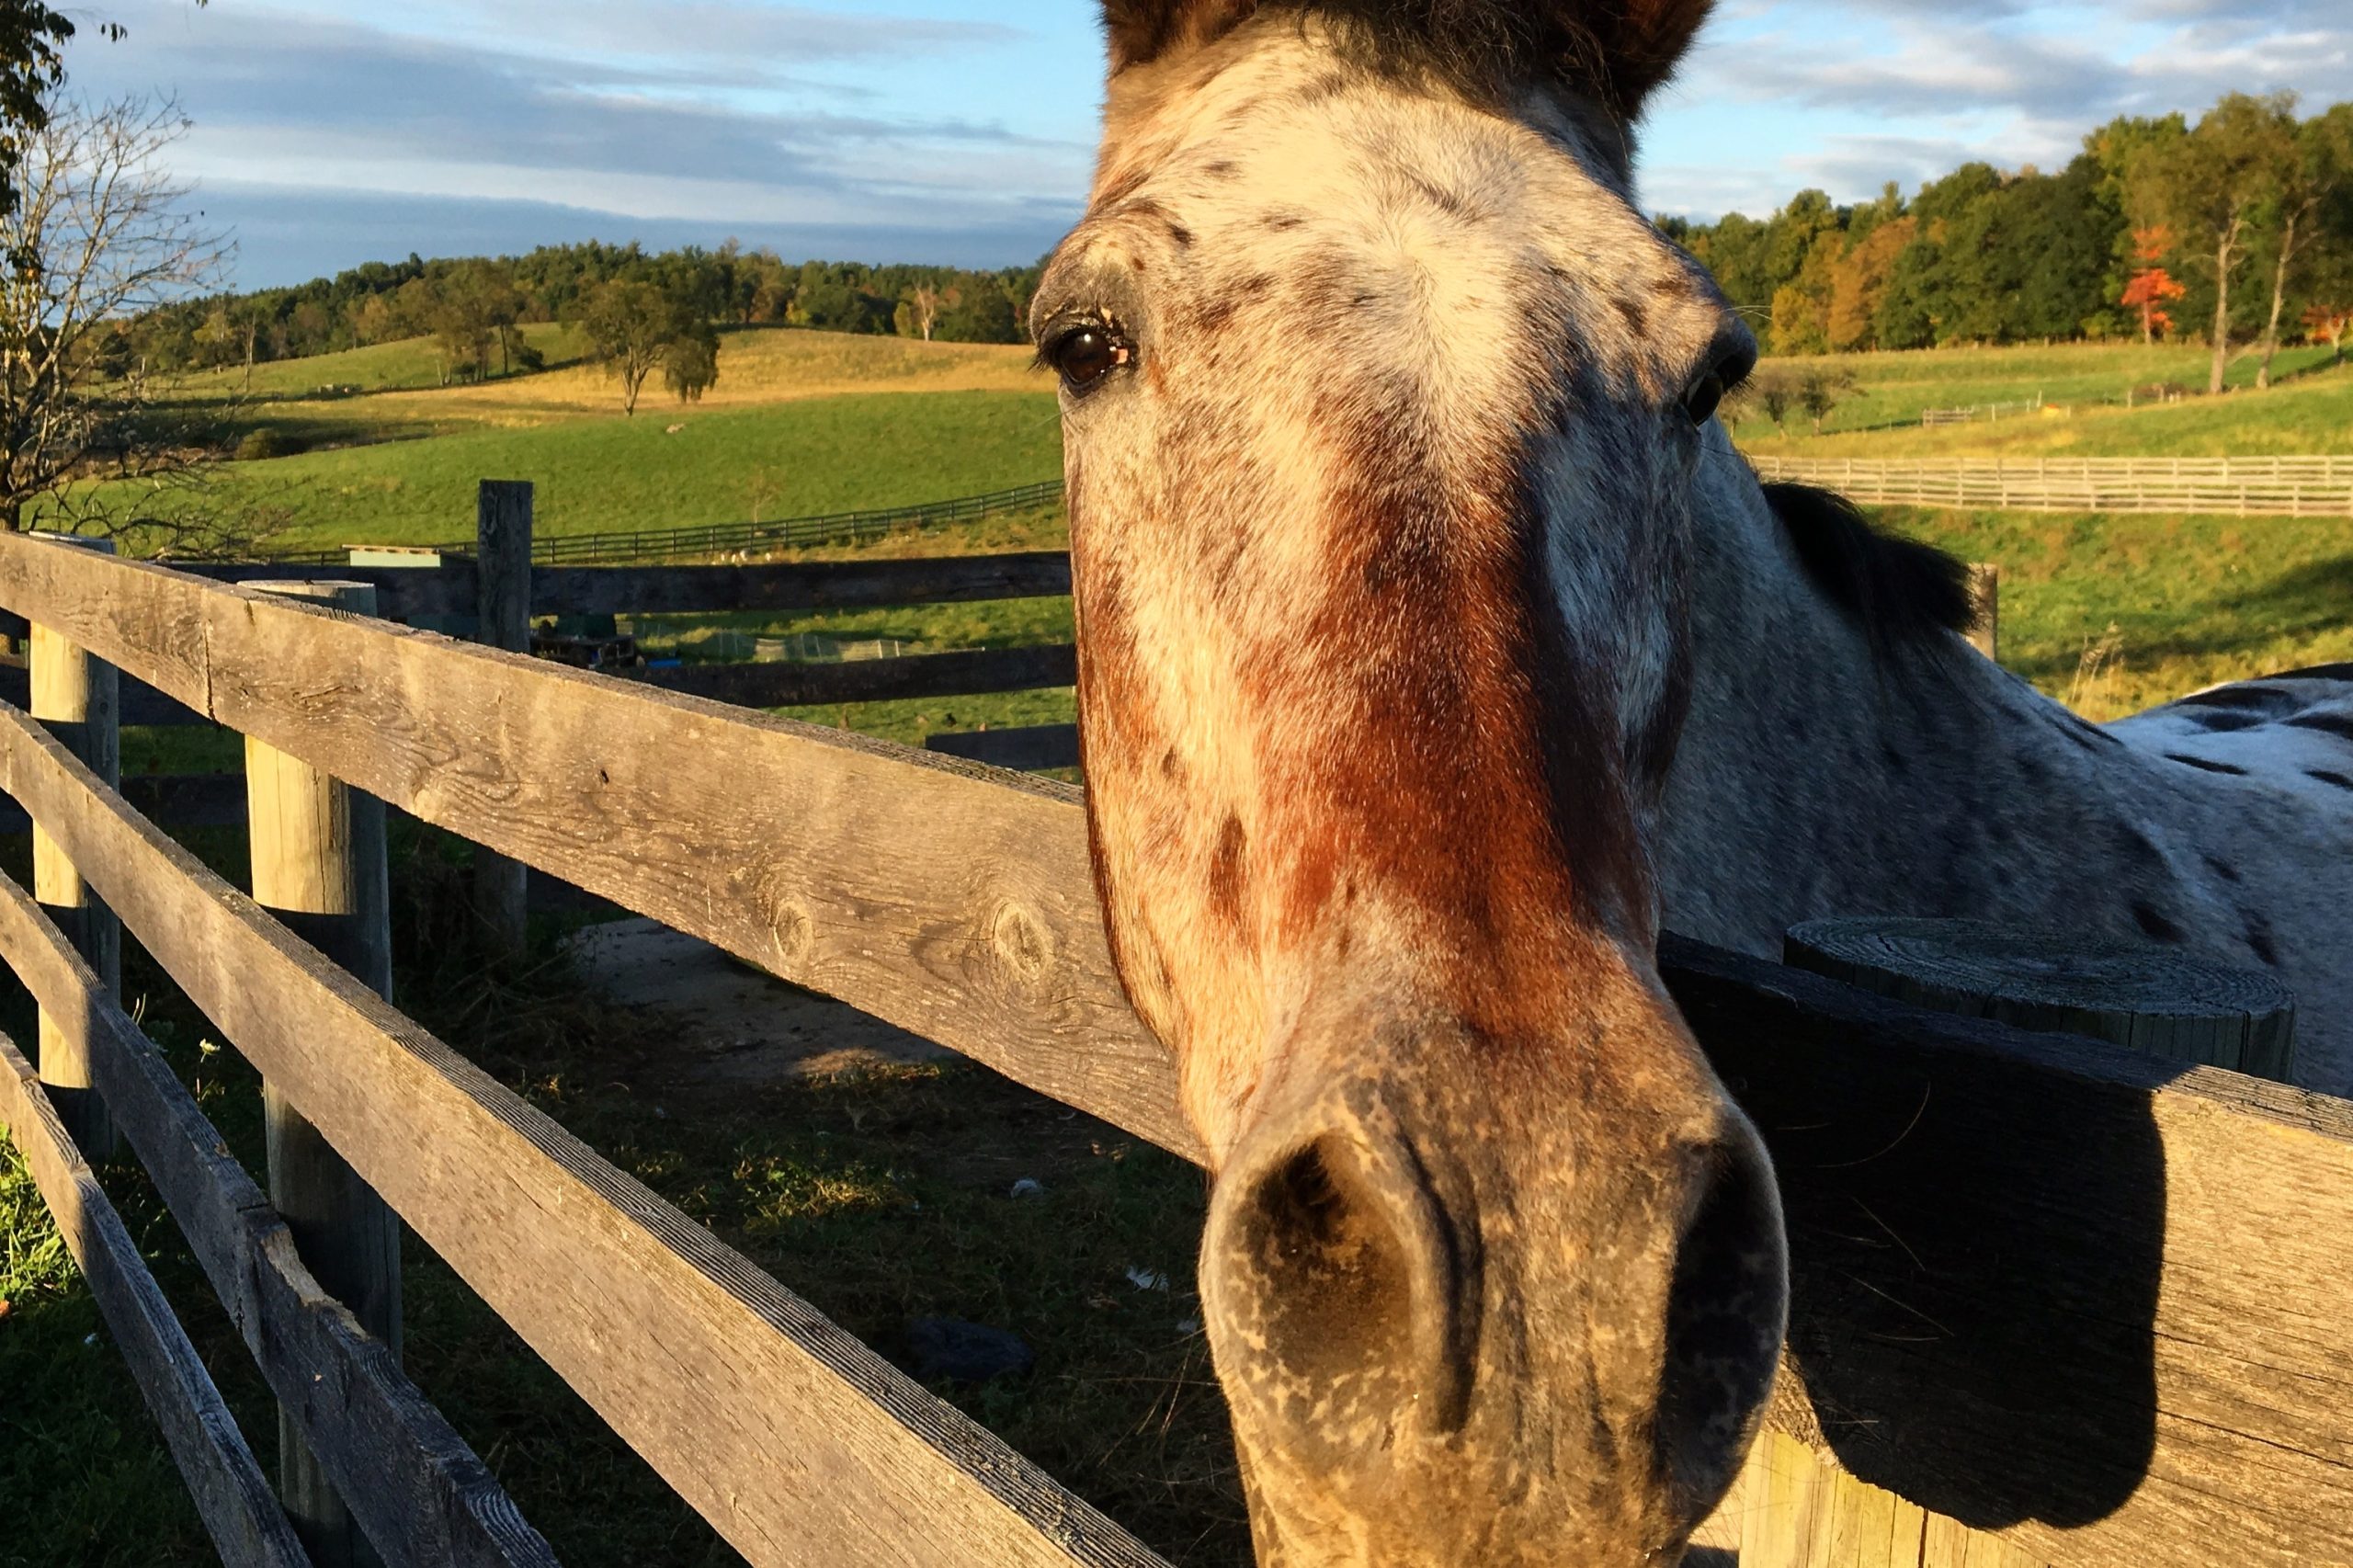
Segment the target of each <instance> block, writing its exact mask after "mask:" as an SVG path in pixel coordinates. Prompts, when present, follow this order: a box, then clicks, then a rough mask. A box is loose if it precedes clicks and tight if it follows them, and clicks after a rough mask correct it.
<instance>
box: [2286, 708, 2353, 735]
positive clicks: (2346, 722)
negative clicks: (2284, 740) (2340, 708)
mask: <svg viewBox="0 0 2353 1568" xmlns="http://www.w3.org/2000/svg"><path fill="white" fill-rule="evenodd" d="M2288 722H2289V723H2290V724H2292V725H2294V726H2295V727H2296V728H2297V729H2299V730H2318V731H2319V732H2321V733H2323V734H2325V735H2335V736H2336V738H2337V739H2339V740H2344V741H2353V717H2348V716H2347V715H2346V714H2343V713H2299V714H2297V715H2296V716H2295V717H2294V718H2292V719H2290V720H2289V721H2288Z"/></svg>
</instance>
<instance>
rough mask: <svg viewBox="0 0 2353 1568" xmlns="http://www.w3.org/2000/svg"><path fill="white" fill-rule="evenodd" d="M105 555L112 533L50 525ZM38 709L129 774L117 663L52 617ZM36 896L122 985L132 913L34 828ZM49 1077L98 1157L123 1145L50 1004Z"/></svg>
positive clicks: (78, 750)
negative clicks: (99, 535)
mask: <svg viewBox="0 0 2353 1568" xmlns="http://www.w3.org/2000/svg"><path fill="white" fill-rule="evenodd" d="M40 537H42V538H44V539H52V540H58V541H60V542H61V543H65V544H73V545H78V546H80V547H81V548H83V549H85V550H95V551H98V552H99V553H101V554H104V555H112V554H113V553H114V552H115V549H114V540H110V539H85V538H81V537H79V536H76V535H73V534H43V535H41V536H40ZM30 658H31V662H32V669H31V672H30V676H31V691H30V694H29V695H30V699H31V703H32V707H31V712H32V716H33V717H34V718H36V719H39V720H40V721H41V722H43V723H45V724H47V725H48V727H49V730H50V733H52V734H54V735H55V736H56V737H57V738H58V740H59V741H60V742H62V743H63V745H64V747H65V749H66V750H68V751H70V752H72V753H73V754H74V756H77V757H80V758H81V759H82V762H83V764H84V765H85V767H88V768H89V769H90V771H91V772H93V773H95V774H97V776H98V777H99V778H102V779H104V780H106V782H107V783H108V784H112V785H119V784H120V783H121V782H122V731H121V727H120V719H121V713H122V702H121V683H120V681H119V678H118V677H117V676H116V673H115V667H114V666H113V665H109V664H108V663H106V662H105V661H103V660H100V659H94V658H92V657H90V655H89V654H88V653H85V652H84V651H83V650H82V649H81V648H80V647H78V646H76V645H75V644H74V642H71V641H70V640H68V639H66V638H64V637H63V636H60V635H59V634H58V633H56V632H54V631H51V630H50V629H49V628H48V627H45V626H35V627H33V629H32V636H31V638H30ZM33 896H34V897H35V898H36V899H38V900H39V901H40V903H41V904H42V905H43V906H44V907H45V908H46V909H47V910H48V912H49V917H50V918H51V920H54V921H56V922H57V925H58V927H59V928H60V929H61V930H63V932H64V933H65V935H66V936H67V937H69V938H70V939H71V940H72V941H73V943H74V947H75V948H76V949H78V950H79V951H80V952H81V954H82V956H83V958H85V959H86V960H89V965H90V967H91V968H92V969H94V970H96V971H97V975H98V979H99V980H100V981H101V982H102V983H104V984H105V985H106V988H107V989H108V990H109V991H113V992H117V993H119V992H120V991H121V989H122V923H121V922H120V921H119V920H117V919H116V918H115V916H114V912H113V911H112V910H110V909H108V908H107V906H106V905H105V904H104V903H100V902H99V900H98V898H97V894H95V893H93V892H91V891H90V889H89V885H88V884H87V883H85V882H84V881H82V879H81V876H80V875H79V874H78V873H77V872H76V871H75V870H74V863H73V862H72V861H70V860H68V859H67V858H65V855H64V852H63V850H61V849H60V848H58V846H57V845H56V843H55V841H54V840H52V839H51V837H50V836H49V835H47V834H45V833H43V832H41V830H40V827H39V826H38V825H36V826H35V827H34V828H33ZM40 1080H41V1083H42V1084H43V1085H46V1086H47V1087H48V1089H49V1092H50V1096H51V1099H52V1100H54V1102H55V1103H56V1106H57V1111H58V1115H59V1117H60V1118H61V1119H63V1121H64V1123H65V1126H66V1128H67V1130H68V1131H71V1132H72V1133H73V1134H74V1141H75V1142H78V1143H79V1144H80V1145H81V1146H82V1150H83V1153H85V1155H86V1156H88V1157H89V1158H90V1159H92V1160H105V1159H108V1158H111V1157H112V1156H113V1154H114V1153H115V1145H116V1139H115V1131H114V1122H113V1119H112V1118H110V1117H109V1116H108V1114H107V1108H106V1102H105V1101H104V1100H101V1099H100V1098H98V1096H97V1091H96V1090H94V1089H93V1088H91V1086H90V1051H89V1041H88V1040H86V1039H85V1038H84V1036H83V1034H82V1033H80V1032H78V1031H74V1030H69V1029H67V1028H63V1027H62V1026H60V1025H59V1023H58V1022H57V1020H55V1019H54V1018H52V1017H51V1016H50V1014H49V1010H48V1009H47V1008H43V1009H42V1010H41V1014H40Z"/></svg>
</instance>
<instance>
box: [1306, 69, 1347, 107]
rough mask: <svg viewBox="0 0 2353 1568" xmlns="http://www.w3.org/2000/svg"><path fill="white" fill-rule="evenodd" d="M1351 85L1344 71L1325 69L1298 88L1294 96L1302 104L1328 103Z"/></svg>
mask: <svg viewBox="0 0 2353 1568" xmlns="http://www.w3.org/2000/svg"><path fill="white" fill-rule="evenodd" d="M1350 85H1352V84H1351V83H1350V81H1349V79H1348V77H1347V74H1345V73H1343V72H1339V71H1326V72H1325V73H1324V74H1322V75H1321V76H1318V77H1316V78H1315V80H1313V82H1310V83H1308V84H1307V85H1305V86H1303V87H1301V88H1299V89H1298V91H1297V94H1296V95H1295V96H1296V97H1297V99H1298V101H1299V102H1300V103H1302V104H1307V105H1314V104H1320V103H1328V102H1330V101H1331V100H1332V99H1334V98H1336V97H1340V96H1341V95H1342V94H1344V93H1346V92H1347V90H1348V88H1349V86H1350Z"/></svg>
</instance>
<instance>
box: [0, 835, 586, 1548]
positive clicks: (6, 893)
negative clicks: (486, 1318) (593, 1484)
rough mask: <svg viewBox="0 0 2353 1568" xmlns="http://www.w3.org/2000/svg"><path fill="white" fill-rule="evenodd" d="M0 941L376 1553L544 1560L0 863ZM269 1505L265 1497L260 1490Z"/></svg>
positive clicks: (506, 1503) (512, 1512) (534, 1536)
mask: <svg viewBox="0 0 2353 1568" xmlns="http://www.w3.org/2000/svg"><path fill="white" fill-rule="evenodd" d="M0 956H5V957H6V961H7V963H8V966H9V968H11V969H12V970H14V971H16V973H17V978H18V979H20V980H21V981H22V982H23V983H24V984H25V988H26V989H27V990H28V991H30V992H31V993H32V994H33V995H34V997H35V998H36V999H37V1000H38V1001H39V1002H40V1005H41V1006H43V1007H45V1008H48V1009H50V1010H51V1011H53V1012H55V1013H57V1014H59V1015H60V1016H62V1017H69V1018H73V1019H74V1020H75V1021H76V1022H77V1024H79V1025H81V1026H82V1027H83V1028H85V1032H86V1033H87V1034H88V1035H89V1037H90V1039H91V1040H92V1041H93V1044H94V1049H93V1050H92V1051H91V1057H90V1063H91V1069H92V1076H93V1078H94V1079H95V1080H96V1081H97V1086H98V1089H99V1092H100V1093H102V1094H104V1095H105V1096H107V1103H108V1105H109V1106H110V1107H111V1108H113V1110H114V1113H115V1121H116V1125H117V1126H118V1127H119V1128H120V1129H121V1131H122V1134H123V1137H124V1139H125V1140H126V1141H127V1142H129V1143H130V1145H131V1148H132V1150H133V1151H134V1152H136V1153H137V1154H138V1156H139V1160H140V1163H141V1164H142V1165H144V1166H145V1167H146V1169H147V1173H148V1175H149V1176H151V1177H152V1178H153V1181H154V1183H155V1189H156V1191H157V1192H158V1193H160V1194H161V1195H162V1196H163V1199H164V1202H165V1205H166V1206H167V1207H169V1208H170V1210H171V1211H172V1217H173V1218H174V1219H175V1220H176V1221H179V1226H180V1231H181V1233H183V1234H184V1235H186V1236H187V1237H188V1245H189V1248H190V1249H191V1250H192V1251H193V1252H194V1253H195V1255H196V1260H197V1262H198V1264H199V1266H200V1267H202V1268H203V1270H204V1274H205V1278H207V1279H209V1280H210V1281H211V1284H212V1288H213V1290H214V1292H215V1293H216V1294H217V1295H219V1297H220V1298H221V1302H222V1306H223V1307H224V1308H225V1309H226V1310H227V1312H228V1313H229V1318H230V1321H231V1322H232V1323H233V1324H235V1325H236V1328H237V1332H238V1335H240V1336H241V1337H242V1338H243V1339H244V1343H245V1348H246V1349H247V1350H249V1351H250V1352H252V1354H253V1357H254V1361H255V1364H256V1366H258V1367H259V1368H260V1369H261V1371H262V1375H263V1377H264V1379H265V1380H266V1381H267V1382H268V1384H269V1386H270V1389H271V1392H274V1393H276V1394H277V1395H278V1398H279V1399H280V1400H281V1401H283V1402H285V1403H287V1404H288V1405H289V1406H290V1407H291V1408H292V1409H294V1410H295V1411H296V1412H297V1414H298V1417H299V1419H300V1421H301V1426H302V1429H303V1435H304V1437H305V1439H306V1441H307V1442H308V1443H309V1444H310V1446H311V1448H312V1449H313V1452H315V1453H316V1454H318V1455H319V1456H320V1459H321V1462H322V1463H323V1464H324V1466H325V1467H326V1470H327V1472H328V1474H329V1475H330V1476H331V1477H332V1478H333V1479H334V1480H335V1483H336V1485H337V1486H338V1487H339V1488H340V1489H341V1490H342V1491H343V1492H344V1493H345V1494H346V1495H347V1496H349V1497H351V1498H352V1499H353V1500H354V1507H355V1511H356V1512H357V1513H358V1516H359V1520H360V1525H361V1528H363V1529H365V1530H366V1531H367V1532H368V1535H369V1539H370V1540H372V1541H373V1542H374V1544H375V1545H376V1548H377V1550H378V1551H380V1552H381V1553H382V1555H383V1557H384V1560H385V1562H388V1563H390V1564H392V1568H439V1565H441V1564H454V1565H458V1568H553V1564H554V1562H555V1556H554V1554H553V1553H552V1552H551V1551H549V1550H548V1546H547V1543H546V1542H545V1541H544V1540H541V1539H540V1536H539V1533H538V1532H537V1531H536V1530H533V1529H532V1528H530V1526H529V1525H528V1524H526V1523H524V1521H523V1518H522V1516H521V1515H520V1513H519V1512H517V1509H516V1507H515V1505H514V1503H513V1502H512V1501H511V1500H510V1499H509V1498H508V1497H507V1495H506V1493H505V1492H504V1491H503V1490H501V1489H500V1487H499V1485H498V1483H497V1482H496V1481H495V1480H494V1479H493V1478H492V1476H491V1474H490V1472H489V1471H487V1470H486V1469H484V1468H483V1463H482V1461H481V1460H478V1459H476V1458H475V1457H474V1454H473V1452H472V1449H469V1448H467V1446H466V1444H465V1441H464V1439H463V1438H461V1437H459V1436H458V1434H457V1433H456V1432H455V1431H454V1430H452V1429H451V1427H450V1426H449V1422H448V1421H446V1420H444V1419H443V1418H442V1415H441V1413H440V1412H439V1411H438V1410H436V1409H435V1408H434V1407H433V1405H432V1404H431V1403H429V1402H427V1401H426V1398H425V1396H424V1395H423V1394H422V1393H420V1392H417V1390H416V1387H415V1384H413V1383H411V1382H410V1381H408V1379H407V1378H406V1377H404V1375H403V1374H402V1372H401V1370H400V1368H399V1367H398V1365H397V1364H396V1363H395V1362H394V1361H393V1360H392V1357H391V1356H390V1354H389V1353H388V1352H387V1349H386V1347H385V1346H384V1345H383V1343H382V1342H381V1340H378V1339H376V1338H374V1337H373V1336H371V1335H369V1334H368V1333H367V1332H366V1331H365V1330H364V1329H362V1328H361V1327H360V1325H359V1324H358V1320H356V1319H355V1318H354V1317H353V1316H352V1315H351V1313H350V1312H348V1311H347V1310H346V1309H345V1308H344V1307H343V1306H342V1304H341V1303H339V1302H337V1301H334V1300H333V1299H332V1298H330V1297H329V1296H328V1295H327V1294H326V1293H325V1291H324V1290H322V1289H321V1288H320V1286H319V1284H318V1282H317V1281H316V1280H315V1279H314V1278H312V1276H311V1273H310V1271H309V1270H308V1269H306V1268H304V1267H303V1266H302V1263H301V1259H300V1258H299V1257H298V1256H296V1254H295V1250H294V1244H293V1240H292V1238H291V1237H290V1234H289V1233H288V1232H287V1229H286V1226H285V1223H284V1221H282V1220H281V1219H280V1218H279V1216H278V1211H277V1210H274V1209H273V1208H271V1207H270V1204H269V1200H268V1199H267V1198H265V1197H263V1195H262V1192H261V1189H260V1188H259V1187H256V1186H255V1185H254V1183H253V1179H252V1178H251V1177H250V1176H247V1175H246V1174H245V1172H244V1167H243V1166H241V1165H238V1164H237V1162H236V1161H235V1160H234V1159H233V1157H231V1155H230V1153H229V1152H228V1148H227V1146H226V1145H225V1144H224V1143H223V1142H222V1140H221V1137H220V1134H219V1133H218V1132H216V1131H214V1130H213V1127H212V1124H211V1122H210V1121H209V1120H207V1119H206V1118H205V1116H204V1113H203V1112H202V1111H201V1110H199V1108H197V1104H196V1100H195V1098H194V1096H191V1095H189V1093H188V1089H187V1087H186V1086H185V1085H182V1084H181V1083H180V1081H179V1079H178V1078H177V1077H176V1076H175V1075H174V1074H173V1073H172V1070H171V1067H170V1066H169V1065H168V1064H167V1063H166V1062H165V1061H164V1060H163V1058H162V1056H161V1055H159V1054H158V1053H157V1052H156V1051H155V1048H154V1046H153V1044H152V1043H151V1042H150V1041H149V1040H148V1039H147V1038H146V1036H145V1035H143V1034H142V1033H141V1032H140V1030H139V1028H138V1026H137V1025H135V1024H133V1023H132V1022H131V1018H130V1017H129V1016H128V1015H127V1014H125V1013H124V1012H123V1010H122V1009H121V1007H120V1006H119V1005H117V1003H116V1002H115V1001H114V999H113V998H112V997H111V996H108V994H105V993H104V992H102V991H101V990H100V989H99V988H98V985H97V976H96V975H95V974H93V973H92V972H91V971H90V968H89V966H88V964H86V963H85V962H84V961H83V960H82V957H81V955H80V954H78V953H76V952H74V950H73V949H72V948H70V947H68V946H67V945H66V943H65V941H64V938H63V936H62V934H60V933H59V931H58V930H57V928H56V927H55V926H52V925H51V924H50V922H49V921H48V919H47V918H46V917H44V916H43V915H42V914H41V912H40V908H39V906H38V905H36V904H35V903H33V901H32V900H31V898H30V897H28V895H27V894H26V892H25V891H24V890H23V889H22V888H20V887H18V886H17V884H16V883H15V882H13V881H8V880H7V879H6V878H5V877H0ZM273 1506H274V1505H273Z"/></svg>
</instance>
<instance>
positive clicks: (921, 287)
mask: <svg viewBox="0 0 2353 1568" xmlns="http://www.w3.org/2000/svg"><path fill="white" fill-rule="evenodd" d="M942 302H943V301H941V300H940V297H939V290H938V289H936V288H934V287H933V286H932V285H930V284H928V283H918V284H916V285H915V287H914V288H912V289H910V290H907V299H906V305H907V320H908V322H909V323H910V324H912V325H913V326H914V327H915V331H916V332H917V333H919V334H921V335H922V336H923V340H924V341H925V342H926V343H929V342H930V341H931V329H932V328H933V327H934V326H936V325H937V324H938V322H939V309H940V305H941V303H942Z"/></svg>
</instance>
